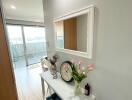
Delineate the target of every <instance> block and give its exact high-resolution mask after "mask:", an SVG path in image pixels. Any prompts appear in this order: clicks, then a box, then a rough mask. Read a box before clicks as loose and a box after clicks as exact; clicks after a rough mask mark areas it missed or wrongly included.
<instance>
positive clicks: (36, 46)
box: [23, 26, 46, 64]
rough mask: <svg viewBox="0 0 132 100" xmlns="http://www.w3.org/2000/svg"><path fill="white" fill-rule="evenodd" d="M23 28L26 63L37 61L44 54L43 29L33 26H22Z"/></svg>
mask: <svg viewBox="0 0 132 100" xmlns="http://www.w3.org/2000/svg"><path fill="white" fill-rule="evenodd" d="M23 29H24V36H25V45H26V53H27V59H28V64H34V63H37V62H39V61H40V59H41V58H42V57H43V56H44V55H46V45H45V43H46V41H45V34H44V32H45V29H44V28H43V27H35V26H24V27H23Z"/></svg>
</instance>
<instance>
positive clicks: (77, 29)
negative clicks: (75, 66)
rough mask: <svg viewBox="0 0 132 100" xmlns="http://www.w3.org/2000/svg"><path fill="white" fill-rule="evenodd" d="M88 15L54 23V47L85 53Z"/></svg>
mask: <svg viewBox="0 0 132 100" xmlns="http://www.w3.org/2000/svg"><path fill="white" fill-rule="evenodd" d="M87 19H88V14H83V15H80V16H76V17H73V18H69V19H66V20H61V21H57V22H55V23H54V24H55V32H56V47H57V48H61V49H70V50H75V51H80V52H87V30H88V28H87V22H88V20H87Z"/></svg>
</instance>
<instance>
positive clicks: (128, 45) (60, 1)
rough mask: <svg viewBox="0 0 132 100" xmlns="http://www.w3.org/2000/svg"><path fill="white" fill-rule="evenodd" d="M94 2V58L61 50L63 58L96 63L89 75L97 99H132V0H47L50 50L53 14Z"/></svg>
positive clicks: (51, 48)
mask: <svg viewBox="0 0 132 100" xmlns="http://www.w3.org/2000/svg"><path fill="white" fill-rule="evenodd" d="M90 4H94V5H95V6H96V9H95V14H96V17H95V36H94V38H95V41H94V58H93V59H92V60H88V59H85V58H81V57H76V56H73V55H68V54H64V53H59V55H60V57H61V59H60V61H64V60H67V59H69V60H70V59H75V60H83V61H85V62H87V63H91V62H93V63H94V64H95V66H94V67H95V68H94V71H93V72H91V73H90V74H89V76H88V79H89V81H90V83H91V85H92V88H93V92H94V93H96V98H97V100H132V95H131V93H132V87H131V85H132V28H131V26H132V21H131V19H132V13H131V9H132V5H131V4H132V1H131V0H46V1H45V2H44V5H45V11H46V15H45V25H46V27H47V29H46V31H47V40H48V41H49V44H50V45H49V47H48V48H47V50H48V54H49V56H50V55H52V54H53V53H54V50H55V49H54V47H55V46H54V33H53V24H52V21H53V18H54V17H58V16H61V15H63V14H65V13H67V12H69V11H72V10H75V9H79V8H82V7H85V6H88V5H90Z"/></svg>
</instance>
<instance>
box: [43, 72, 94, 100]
mask: <svg viewBox="0 0 132 100" xmlns="http://www.w3.org/2000/svg"><path fill="white" fill-rule="evenodd" d="M57 76H58V78H57V79H53V76H52V75H51V74H50V72H49V71H47V72H43V73H42V74H41V77H42V78H43V79H44V80H45V81H46V82H47V83H48V85H49V86H50V87H51V88H52V89H53V90H54V91H55V92H56V93H57V94H58V96H60V98H61V99H63V100H93V99H92V97H89V96H85V95H80V96H74V85H73V84H68V83H66V82H65V81H63V80H62V79H61V75H60V74H59V73H57Z"/></svg>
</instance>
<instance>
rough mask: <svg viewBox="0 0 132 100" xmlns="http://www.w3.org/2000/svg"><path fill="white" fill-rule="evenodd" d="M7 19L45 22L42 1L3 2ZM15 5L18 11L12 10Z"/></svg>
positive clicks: (4, 0) (7, 0)
mask: <svg viewBox="0 0 132 100" xmlns="http://www.w3.org/2000/svg"><path fill="white" fill-rule="evenodd" d="M2 3H3V8H4V12H5V17H6V19H14V20H24V21H34V22H43V20H44V18H43V5H42V0H2ZM11 5H14V6H15V7H16V9H12V8H11Z"/></svg>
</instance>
